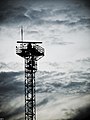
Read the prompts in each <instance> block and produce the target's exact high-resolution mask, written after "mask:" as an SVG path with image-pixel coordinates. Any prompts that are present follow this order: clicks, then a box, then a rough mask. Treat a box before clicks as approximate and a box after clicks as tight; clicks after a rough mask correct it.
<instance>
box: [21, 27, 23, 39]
mask: <svg viewBox="0 0 90 120" xmlns="http://www.w3.org/2000/svg"><path fill="white" fill-rule="evenodd" d="M21 40H22V41H23V26H21Z"/></svg>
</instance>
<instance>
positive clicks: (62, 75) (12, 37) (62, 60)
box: [0, 0, 90, 120]
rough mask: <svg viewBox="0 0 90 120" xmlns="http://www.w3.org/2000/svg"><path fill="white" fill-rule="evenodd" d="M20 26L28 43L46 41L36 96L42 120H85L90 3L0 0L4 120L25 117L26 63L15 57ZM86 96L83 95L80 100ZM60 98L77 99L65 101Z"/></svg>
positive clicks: (88, 89)
mask: <svg viewBox="0 0 90 120" xmlns="http://www.w3.org/2000/svg"><path fill="white" fill-rule="evenodd" d="M21 25H22V26H23V27H24V39H25V40H30V41H42V42H43V44H42V46H43V47H44V48H45V56H44V57H43V58H42V59H41V60H39V61H38V72H37V74H36V79H37V81H36V85H37V86H36V90H37V96H40V97H41V99H39V97H37V103H38V104H37V106H38V120H42V118H43V120H44V119H45V120H52V118H53V119H54V120H56V119H57V120H58V119H60V120H61V119H62V118H63V117H65V118H66V119H65V118H63V119H65V120H67V116H70V115H71V116H72V114H74V113H78V115H77V114H76V118H77V116H79V117H81V113H82V112H83V109H82V107H84V108H85V109H84V110H86V111H87V114H88V113H89V112H88V110H89V109H90V107H89V106H88V109H86V108H87V104H89V101H90V97H89V96H87V95H88V94H89V93H90V1H89V0H3V1H0V117H5V118H6V120H12V119H15V118H16V119H17V120H23V118H24V117H23V116H24V87H23V86H24V78H23V76H24V74H23V71H24V60H23V58H21V57H19V56H17V55H16V42H17V40H19V39H20V27H21ZM41 81H42V82H41ZM40 93H42V96H43V97H42V96H41V94H40ZM50 93H59V95H57V94H54V95H52V94H50ZM82 93H84V95H85V96H81V95H82ZM47 94H49V95H47ZM61 94H63V95H64V94H68V95H69V94H75V95H78V97H76V96H74V97H67V98H65V99H63V100H61V99H60V98H61V96H60V95H61ZM72 98H74V99H75V100H73V99H72ZM22 99H23V101H22V102H20V101H21V100H22ZM81 99H82V101H81V102H82V103H83V104H82V105H81V106H80V100H81ZM60 100H61V101H60ZM67 101H68V102H67ZM70 101H71V102H70ZM7 102H8V104H7ZM61 103H62V106H60V104H61ZM64 103H65V105H66V106H65V105H64ZM74 104H75V106H73V105H74ZM77 105H78V106H77ZM55 106H56V107H55ZM53 108H55V111H56V112H55V111H54V110H53V111H52V109H53ZM11 109H12V111H10V110H11ZM48 109H49V110H50V111H51V112H50V114H48V113H47V110H48ZM72 110H73V112H71V111H72ZM78 111H81V113H79V112H78ZM89 111H90V110H89ZM52 113H53V115H52ZM59 113H61V115H60V116H59ZM47 114H48V115H47ZM67 114H68V115H67ZM85 116H87V115H86V113H85ZM76 118H75V119H76ZM85 120H86V119H85Z"/></svg>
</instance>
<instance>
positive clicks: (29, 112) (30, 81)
mask: <svg viewBox="0 0 90 120" xmlns="http://www.w3.org/2000/svg"><path fill="white" fill-rule="evenodd" d="M36 70H37V64H36V59H35V57H34V56H33V55H30V56H28V57H26V58H25V120H36V101H35V72H36Z"/></svg>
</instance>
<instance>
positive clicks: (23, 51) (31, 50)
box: [16, 41, 44, 120]
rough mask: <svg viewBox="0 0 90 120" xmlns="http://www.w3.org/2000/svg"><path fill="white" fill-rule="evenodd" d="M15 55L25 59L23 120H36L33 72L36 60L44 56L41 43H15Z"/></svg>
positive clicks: (35, 67)
mask: <svg viewBox="0 0 90 120" xmlns="http://www.w3.org/2000/svg"><path fill="white" fill-rule="evenodd" d="M17 43H18V46H16V54H17V55H19V56H21V57H23V58H24V59H25V120H36V93H35V72H36V71H37V60H39V59H40V58H41V57H43V56H44V49H43V48H42V47H41V46H39V45H38V44H40V43H41V42H23V41H17Z"/></svg>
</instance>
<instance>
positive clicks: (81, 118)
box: [64, 105, 90, 120]
mask: <svg viewBox="0 0 90 120" xmlns="http://www.w3.org/2000/svg"><path fill="white" fill-rule="evenodd" d="M64 120H65V119H64ZM67 120H90V105H88V106H86V107H84V108H80V109H78V110H77V114H76V115H75V116H74V117H72V118H69V119H67Z"/></svg>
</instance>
